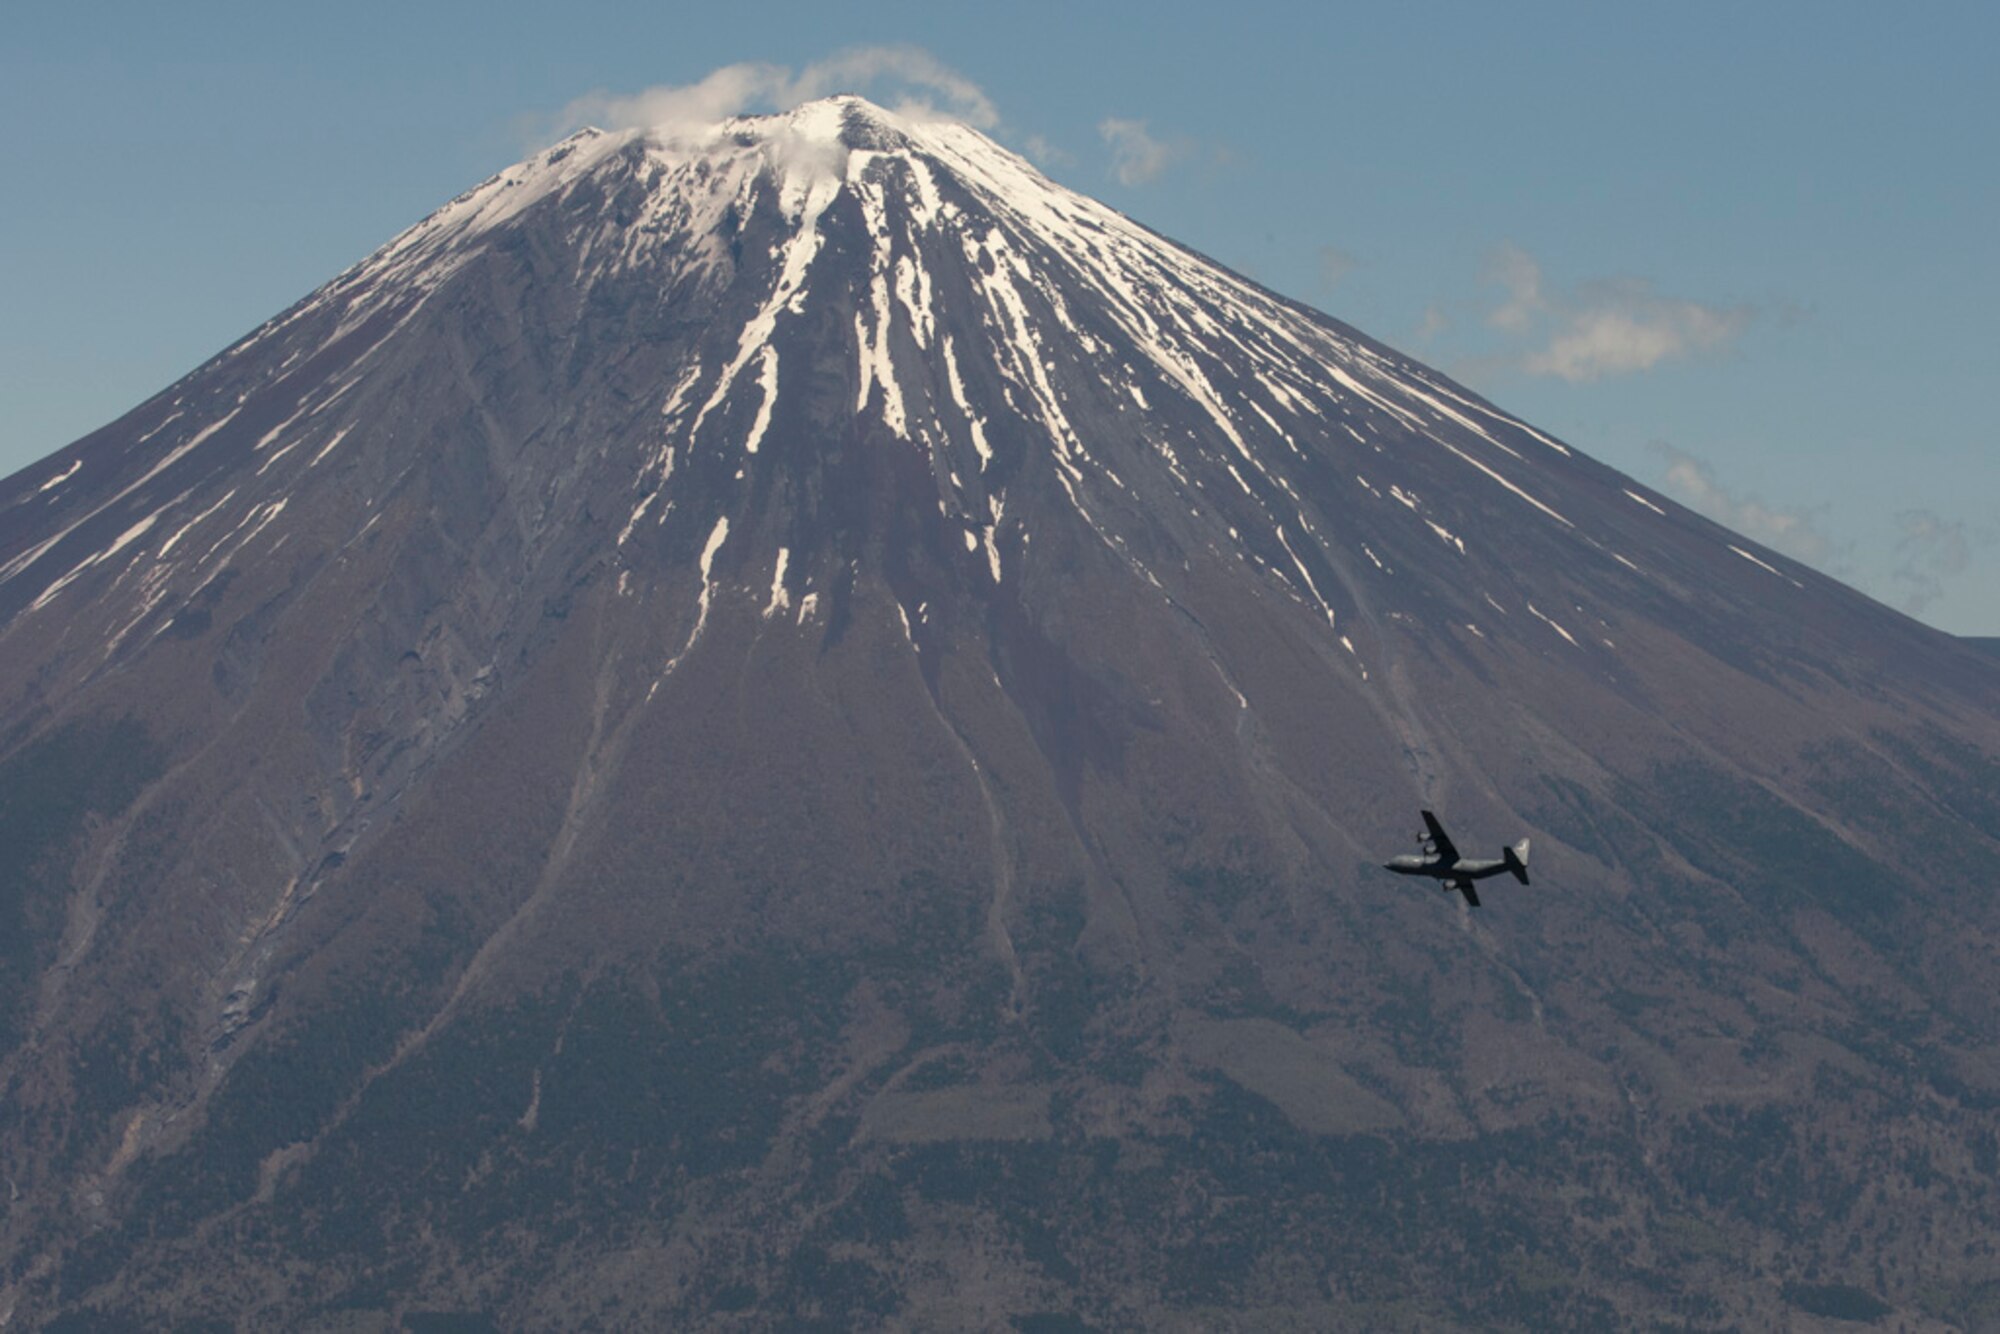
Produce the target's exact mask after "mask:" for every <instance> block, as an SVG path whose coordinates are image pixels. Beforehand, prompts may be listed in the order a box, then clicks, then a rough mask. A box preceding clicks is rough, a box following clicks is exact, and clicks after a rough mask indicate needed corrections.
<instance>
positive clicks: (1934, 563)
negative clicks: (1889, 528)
mask: <svg viewBox="0 0 2000 1334" xmlns="http://www.w3.org/2000/svg"><path fill="white" fill-rule="evenodd" d="M1896 531H1897V538H1896V563H1895V565H1894V566H1893V567H1891V569H1890V570H1889V578H1890V580H1891V581H1892V582H1893V583H1894V584H1895V585H1896V586H1897V587H1898V588H1899V589H1901V590H1902V593H1903V597H1902V603H1901V605H1902V608H1903V610H1904V611H1907V612H1909V613H1910V615H1912V616H1921V615H1923V614H1924V612H1925V611H1926V610H1928V609H1929V607H1930V605H1931V604H1932V603H1933V602H1936V601H1937V600H1938V599H1939V598H1940V597H1942V596H1943V595H1944V586H1945V584H1946V582H1947V581H1949V580H1952V579H1956V578H1957V577H1958V576H1960V575H1962V574H1964V573H1965V571H1966V569H1967V568H1968V567H1969V566H1970V565H1971V564H1972V548H1973V545H1974V542H1975V540H1976V539H1975V538H1974V537H1973V536H1972V535H1971V534H1969V533H1967V531H1966V527H1965V524H1964V523H1963V522H1961V521H1959V520H1956V519H1946V518H1944V517H1942V516H1941V515H1939V514H1938V513H1936V512H1935V511H1933V510H1927V509H1916V510H1903V511H1901V512H1900V513H1898V514H1897V515H1896ZM1982 545H1983V543H1982Z"/></svg>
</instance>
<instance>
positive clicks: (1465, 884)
mask: <svg viewBox="0 0 2000 1334" xmlns="http://www.w3.org/2000/svg"><path fill="white" fill-rule="evenodd" d="M1451 887H1452V888H1453V889H1455V890H1457V891H1458V892H1459V893H1461V894H1463V895H1465V901H1466V902H1467V903H1469V904H1471V905H1472V906H1473V907H1475V908H1477V907H1478V906H1479V895H1478V893H1477V892H1476V891H1475V890H1474V889H1473V888H1472V882H1471V881H1470V880H1454V881H1452V882H1451Z"/></svg>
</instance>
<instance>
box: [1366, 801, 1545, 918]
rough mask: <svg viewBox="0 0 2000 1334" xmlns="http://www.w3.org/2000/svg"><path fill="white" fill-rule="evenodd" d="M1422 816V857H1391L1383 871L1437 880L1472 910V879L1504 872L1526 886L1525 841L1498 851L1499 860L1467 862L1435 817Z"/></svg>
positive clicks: (1475, 902)
mask: <svg viewBox="0 0 2000 1334" xmlns="http://www.w3.org/2000/svg"><path fill="white" fill-rule="evenodd" d="M1423 814H1424V830H1425V832H1423V833H1421V834H1418V835H1417V841H1418V842H1419V843H1421V844H1422V845H1423V849H1424V851H1423V855H1421V856H1416V855H1411V856H1406V857H1393V858H1391V859H1390V860H1388V861H1386V862H1383V863H1382V865H1383V867H1384V868H1385V869H1387V870H1391V871H1394V872H1396V874H1398V875H1427V876H1429V877H1431V879H1433V880H1436V881H1438V888H1439V889H1455V890H1457V891H1458V892H1459V893H1461V894H1463V895H1465V901H1466V902H1467V903H1469V904H1471V905H1472V906H1473V907H1475V908H1477V907H1478V906H1479V895H1478V894H1476V893H1474V892H1473V889H1472V882H1473V881H1475V880H1484V879H1486V878H1487V877H1488V876H1493V875H1499V874H1500V873H1501V872H1502V871H1506V872H1508V873H1509V874H1511V875H1512V876H1513V877H1514V878H1515V879H1516V880H1518V881H1520V882H1521V883H1522V884H1524V885H1525V884H1527V883H1528V840H1527V839H1525V838H1524V839H1522V840H1521V841H1520V842H1519V843H1516V844H1515V845H1514V846H1513V847H1511V848H1502V849H1500V859H1499V860H1498V861H1467V860H1466V859H1465V858H1463V857H1460V856H1459V855H1458V849H1457V848H1455V847H1453V846H1452V842H1451V836H1450V835H1448V834H1446V833H1445V832H1444V826H1443V825H1441V824H1439V823H1438V818H1437V816H1435V815H1432V814H1431V813H1430V812H1429V811H1425V812H1424V813H1423Z"/></svg>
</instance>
